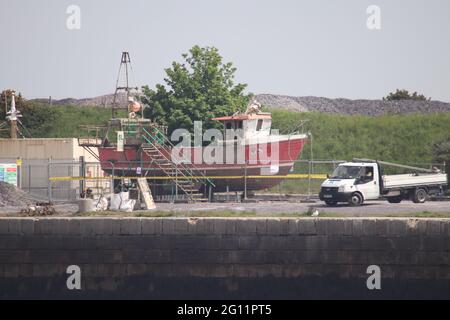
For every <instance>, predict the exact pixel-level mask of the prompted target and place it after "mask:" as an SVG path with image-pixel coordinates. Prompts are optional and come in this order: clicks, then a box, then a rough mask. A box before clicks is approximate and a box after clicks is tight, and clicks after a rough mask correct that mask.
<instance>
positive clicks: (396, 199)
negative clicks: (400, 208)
mask: <svg viewBox="0 0 450 320" xmlns="http://www.w3.org/2000/svg"><path fill="white" fill-rule="evenodd" d="M387 201H388V202H389V203H400V202H401V201H402V197H389V198H387Z"/></svg>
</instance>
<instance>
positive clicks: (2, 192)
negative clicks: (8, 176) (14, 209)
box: [0, 181, 33, 207]
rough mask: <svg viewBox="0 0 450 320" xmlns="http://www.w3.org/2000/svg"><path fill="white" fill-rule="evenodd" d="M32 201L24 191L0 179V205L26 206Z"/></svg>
mask: <svg viewBox="0 0 450 320" xmlns="http://www.w3.org/2000/svg"><path fill="white" fill-rule="evenodd" d="M32 203H33V201H31V199H30V198H29V195H28V194H27V193H26V192H24V191H22V190H20V189H18V188H17V187H15V186H13V185H12V184H9V183H6V182H3V181H0V207H5V206H27V205H29V204H32Z"/></svg>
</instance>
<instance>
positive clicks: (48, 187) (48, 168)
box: [47, 158, 52, 202]
mask: <svg viewBox="0 0 450 320" xmlns="http://www.w3.org/2000/svg"><path fill="white" fill-rule="evenodd" d="M51 162H52V158H48V163H47V192H48V202H52V182H51V181H50V178H51Z"/></svg>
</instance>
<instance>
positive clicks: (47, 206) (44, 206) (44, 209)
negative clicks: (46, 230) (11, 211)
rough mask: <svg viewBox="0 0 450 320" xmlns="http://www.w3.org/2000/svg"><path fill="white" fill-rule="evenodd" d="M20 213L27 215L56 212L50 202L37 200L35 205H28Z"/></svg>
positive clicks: (43, 214) (47, 214)
mask: <svg viewBox="0 0 450 320" xmlns="http://www.w3.org/2000/svg"><path fill="white" fill-rule="evenodd" d="M20 213H22V214H24V215H27V216H51V215H53V214H56V210H55V208H54V207H53V203H51V202H38V203H36V205H35V206H28V207H27V208H25V209H22V210H21V211H20Z"/></svg>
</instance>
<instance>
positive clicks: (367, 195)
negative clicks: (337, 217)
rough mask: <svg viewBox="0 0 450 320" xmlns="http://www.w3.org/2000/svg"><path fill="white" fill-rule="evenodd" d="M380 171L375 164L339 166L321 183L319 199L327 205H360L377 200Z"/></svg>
mask: <svg viewBox="0 0 450 320" xmlns="http://www.w3.org/2000/svg"><path fill="white" fill-rule="evenodd" d="M380 177H381V174H380V169H379V166H378V164H377V163H375V162H374V163H364V162H346V163H342V164H340V165H339V166H338V167H337V168H336V169H335V170H334V171H333V173H332V174H331V175H330V176H329V177H328V178H327V179H326V180H325V181H324V182H323V183H322V186H321V191H320V193H319V198H320V200H322V201H325V203H326V204H327V205H336V204H337V203H338V202H349V203H350V204H352V205H360V204H362V203H363V202H364V201H365V200H376V199H379V198H380V196H381V194H380V190H381V188H380Z"/></svg>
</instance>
